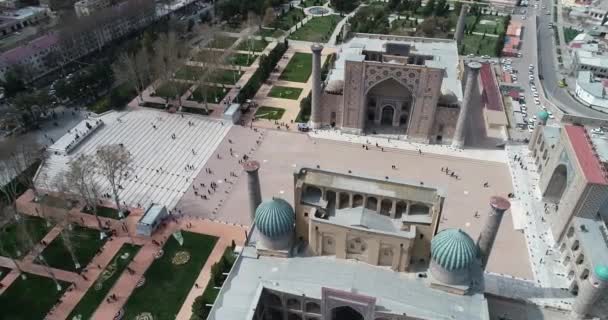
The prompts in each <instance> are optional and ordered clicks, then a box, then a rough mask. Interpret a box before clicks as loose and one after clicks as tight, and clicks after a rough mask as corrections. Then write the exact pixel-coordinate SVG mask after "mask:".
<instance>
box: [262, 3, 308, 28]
mask: <svg viewBox="0 0 608 320" xmlns="http://www.w3.org/2000/svg"><path fill="white" fill-rule="evenodd" d="M302 19H304V11H303V10H302V9H298V8H292V9H291V10H289V11H288V12H287V13H285V14H283V15H281V16H280V17H279V18H277V19H276V20H275V21H274V22H273V23H271V25H269V26H266V27H272V28H277V29H281V30H285V31H287V30H289V29H291V27H293V26H294V25H295V24H296V23H298V22H300V21H301V20H302Z"/></svg>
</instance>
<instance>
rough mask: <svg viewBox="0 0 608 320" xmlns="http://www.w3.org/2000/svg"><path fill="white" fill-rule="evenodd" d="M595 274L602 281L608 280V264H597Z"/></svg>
mask: <svg viewBox="0 0 608 320" xmlns="http://www.w3.org/2000/svg"><path fill="white" fill-rule="evenodd" d="M594 271H595V275H596V276H597V278H598V279H600V280H602V281H608V266H606V265H597V266H595V269H594Z"/></svg>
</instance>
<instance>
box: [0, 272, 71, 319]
mask: <svg viewBox="0 0 608 320" xmlns="http://www.w3.org/2000/svg"><path fill="white" fill-rule="evenodd" d="M68 285H69V283H61V286H62V290H61V291H57V287H55V283H54V282H53V280H52V279H51V278H46V277H41V276H37V275H33V274H27V279H25V280H23V279H21V277H19V278H17V279H16V280H15V281H14V282H13V283H12V284H11V285H10V287H8V288H7V289H6V291H4V293H3V294H2V295H0V306H1V308H2V310H1V311H0V319H6V320H29V319H44V317H45V316H46V314H47V313H48V311H49V310H50V309H51V308H52V307H53V305H55V303H57V300H59V297H61V295H62V294H63V292H64V291H65V289H66V288H67V287H68Z"/></svg>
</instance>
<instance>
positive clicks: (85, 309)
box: [68, 243, 140, 319]
mask: <svg viewBox="0 0 608 320" xmlns="http://www.w3.org/2000/svg"><path fill="white" fill-rule="evenodd" d="M139 248H140V247H139V246H136V245H132V244H129V243H126V244H124V245H123V246H122V247H121V248H120V250H119V251H118V252H117V253H116V255H115V256H114V259H112V262H110V264H109V265H108V266H107V267H106V268H105V269H104V271H103V272H102V274H101V275H100V276H99V278H97V281H95V283H94V284H93V286H92V287H91V288H89V290H88V291H87V293H86V294H85V295H84V296H83V297H82V299H80V301H79V302H78V304H77V305H76V307H75V308H74V310H73V311H72V313H71V314H70V316H69V317H68V319H72V318H73V317H75V316H78V315H80V316H81V317H82V319H91V317H92V316H93V313H95V310H97V307H98V306H99V304H101V302H103V299H104V298H105V297H106V295H107V294H108V292H110V289H112V287H113V286H114V284H115V283H116V281H118V278H119V277H120V275H121V274H122V272H123V271H124V270H125V269H126V267H127V265H129V263H130V262H131V261H132V260H133V257H134V256H135V255H136V254H137V252H138V251H139Z"/></svg>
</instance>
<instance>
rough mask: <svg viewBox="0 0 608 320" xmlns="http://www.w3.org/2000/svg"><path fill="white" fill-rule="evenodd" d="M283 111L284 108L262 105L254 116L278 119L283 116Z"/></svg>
mask: <svg viewBox="0 0 608 320" xmlns="http://www.w3.org/2000/svg"><path fill="white" fill-rule="evenodd" d="M283 113H285V109H281V108H275V107H266V106H262V107H259V108H258V110H257V111H256V112H255V117H256V118H257V119H268V120H279V119H281V118H282V117H283Z"/></svg>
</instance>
